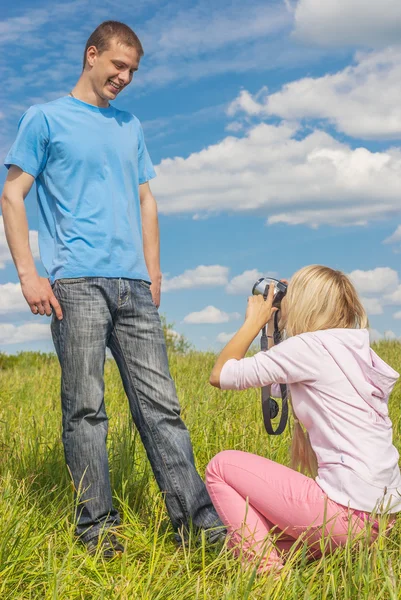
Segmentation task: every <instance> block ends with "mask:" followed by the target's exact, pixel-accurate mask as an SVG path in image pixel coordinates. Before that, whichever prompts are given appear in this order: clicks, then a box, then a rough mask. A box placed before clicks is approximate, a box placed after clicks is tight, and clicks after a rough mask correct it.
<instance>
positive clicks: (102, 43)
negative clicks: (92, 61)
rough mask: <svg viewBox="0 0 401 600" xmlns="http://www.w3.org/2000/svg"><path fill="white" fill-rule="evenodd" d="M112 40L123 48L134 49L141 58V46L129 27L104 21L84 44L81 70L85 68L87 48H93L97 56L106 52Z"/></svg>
mask: <svg viewBox="0 0 401 600" xmlns="http://www.w3.org/2000/svg"><path fill="white" fill-rule="evenodd" d="M112 39H115V40H117V41H119V42H120V43H121V44H123V45H124V46H129V47H131V48H135V50H136V51H137V52H138V54H139V57H141V56H143V54H144V53H143V48H142V44H141V42H140V41H139V38H138V36H137V35H136V33H135V31H133V30H132V29H131V27H128V25H125V23H120V21H104V22H103V23H101V24H100V25H99V26H98V27H96V29H95V31H94V32H93V33H92V34H91V35H90V37H89V39H88V41H87V42H86V46H85V52H84V63H83V68H85V65H86V53H87V50H88V48H90V46H95V47H96V48H97V51H98V52H99V54H101V53H102V52H104V51H105V50H108V48H109V45H110V41H111V40H112Z"/></svg>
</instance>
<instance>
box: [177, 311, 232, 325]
mask: <svg viewBox="0 0 401 600" xmlns="http://www.w3.org/2000/svg"><path fill="white" fill-rule="evenodd" d="M240 316H241V315H240V314H239V313H231V314H229V313H226V312H224V311H222V310H220V309H219V308H216V307H215V306H206V308H204V309H203V310H200V311H199V312H192V313H190V314H189V315H187V316H186V317H184V323H192V324H197V325H198V324H206V323H227V322H228V321H233V320H236V319H239V318H240Z"/></svg>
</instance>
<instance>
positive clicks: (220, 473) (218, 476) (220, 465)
mask: <svg viewBox="0 0 401 600" xmlns="http://www.w3.org/2000/svg"><path fill="white" fill-rule="evenodd" d="M236 454H238V451H237V450H223V451H222V452H219V453H218V454H216V456H214V457H213V458H212V460H211V461H210V462H209V464H208V465H207V467H206V485H208V484H209V485H210V484H211V483H213V482H216V481H224V470H225V469H224V467H225V465H227V464H233V461H234V462H235V455H236Z"/></svg>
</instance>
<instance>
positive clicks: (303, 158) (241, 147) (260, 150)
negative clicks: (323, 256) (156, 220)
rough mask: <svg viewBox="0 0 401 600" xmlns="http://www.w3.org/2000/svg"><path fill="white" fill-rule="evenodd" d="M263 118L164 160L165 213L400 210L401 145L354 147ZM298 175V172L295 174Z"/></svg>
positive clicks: (383, 214)
mask: <svg viewBox="0 0 401 600" xmlns="http://www.w3.org/2000/svg"><path fill="white" fill-rule="evenodd" d="M299 134H300V129H299V126H297V125H294V124H292V125H291V124H288V123H281V124H280V125H271V124H267V123H259V124H258V125H256V126H254V127H252V128H251V129H250V130H249V131H248V133H247V135H246V136H244V137H241V138H236V137H231V136H229V137H226V138H225V139H224V140H222V141H221V142H220V143H218V144H214V145H212V146H209V147H208V148H206V149H204V150H202V151H200V152H196V153H193V154H191V155H190V156H189V157H188V158H186V159H184V158H180V157H177V158H173V159H171V158H170V159H164V160H163V161H162V162H161V163H160V164H159V165H158V167H157V171H158V177H157V179H156V180H155V183H154V184H153V189H154V191H155V193H156V194H157V198H158V203H159V207H160V211H161V212H162V213H164V214H179V213H198V214H199V213H203V214H216V213H219V212H221V211H236V212H253V213H258V214H262V215H263V214H265V215H266V216H268V223H271V224H272V223H278V222H281V223H288V224H309V225H311V226H318V225H319V224H323V223H328V224H331V225H339V224H344V225H350V224H359V225H361V224H366V223H367V222H369V221H370V220H374V219H383V218H390V217H392V218H393V217H394V215H395V214H398V213H399V211H400V209H401V150H400V149H397V148H393V149H389V150H387V151H386V152H370V151H369V150H367V149H366V148H355V149H352V148H350V146H349V145H347V144H345V143H341V142H339V141H337V140H335V139H334V138H333V137H332V136H331V135H329V134H328V133H325V132H323V131H319V130H316V131H313V132H312V133H310V134H309V135H306V136H305V137H303V138H302V139H299ZM289 174H291V176H289Z"/></svg>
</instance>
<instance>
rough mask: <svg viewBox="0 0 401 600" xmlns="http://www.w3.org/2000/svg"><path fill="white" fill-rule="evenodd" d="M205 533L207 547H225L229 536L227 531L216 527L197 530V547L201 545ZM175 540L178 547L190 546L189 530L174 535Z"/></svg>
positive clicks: (195, 541)
mask: <svg viewBox="0 0 401 600" xmlns="http://www.w3.org/2000/svg"><path fill="white" fill-rule="evenodd" d="M202 531H203V532H204V536H205V543H206V546H219V545H223V544H224V542H225V539H226V536H227V530H226V529H225V528H223V527H215V528H210V529H201V528H199V529H198V528H197V529H196V530H195V532H194V537H193V541H194V544H195V545H200V544H201V543H202V542H201V539H202V538H201V534H202ZM174 539H175V541H176V543H177V545H178V546H188V545H189V540H190V535H189V533H188V531H187V530H184V531H183V530H182V529H180V530H179V531H177V532H176V533H175V534H174Z"/></svg>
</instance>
